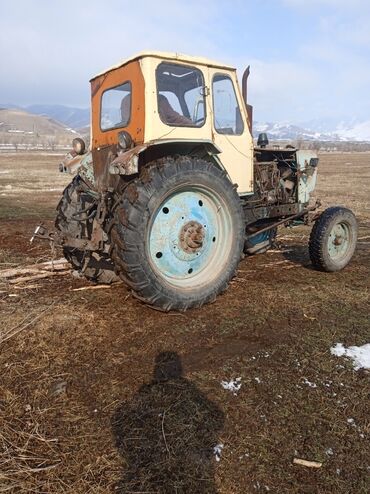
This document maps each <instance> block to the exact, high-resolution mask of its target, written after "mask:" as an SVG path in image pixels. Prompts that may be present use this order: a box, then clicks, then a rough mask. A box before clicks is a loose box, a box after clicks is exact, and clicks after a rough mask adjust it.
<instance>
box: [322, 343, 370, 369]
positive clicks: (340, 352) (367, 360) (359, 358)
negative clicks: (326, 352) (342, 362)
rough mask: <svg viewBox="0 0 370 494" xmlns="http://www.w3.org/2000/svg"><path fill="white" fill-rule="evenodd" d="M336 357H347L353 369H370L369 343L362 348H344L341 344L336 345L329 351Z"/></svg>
mask: <svg viewBox="0 0 370 494" xmlns="http://www.w3.org/2000/svg"><path fill="white" fill-rule="evenodd" d="M330 352H331V354H332V355H335V356H336V357H349V358H351V359H352V360H353V368H354V369H355V370H359V369H362V368H364V369H370V343H367V344H365V345H362V346H350V347H348V348H346V347H345V346H344V345H343V344H342V343H337V344H336V345H335V346H333V347H332V348H331V349H330Z"/></svg>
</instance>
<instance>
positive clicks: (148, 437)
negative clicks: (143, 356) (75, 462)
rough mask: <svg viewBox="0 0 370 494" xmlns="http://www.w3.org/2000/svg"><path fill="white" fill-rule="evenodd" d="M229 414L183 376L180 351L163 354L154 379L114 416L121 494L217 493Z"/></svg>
mask: <svg viewBox="0 0 370 494" xmlns="http://www.w3.org/2000/svg"><path fill="white" fill-rule="evenodd" d="M223 423H224V415H223V412H222V411H221V410H220V409H219V408H218V407H217V406H216V405H215V404H214V403H212V402H211V401H210V400H208V399H207V398H206V396H205V395H204V394H203V393H202V392H201V391H200V390H199V389H198V388H197V387H196V386H195V384H194V383H192V382H191V381H189V380H188V379H185V378H184V377H183V372H182V365H181V360H180V357H179V356H178V354H177V353H175V352H162V353H159V354H158V355H157V357H156V359H155V366H154V372H153V379H152V381H151V382H150V383H148V384H144V385H143V386H141V388H140V389H139V390H138V392H137V393H136V394H135V395H134V397H133V398H132V399H131V400H130V402H128V403H123V404H122V405H121V406H120V407H119V408H118V409H117V410H116V412H115V414H114V417H113V419H112V428H113V434H114V437H115V442H116V447H117V449H118V451H119V452H120V454H121V455H122V457H123V459H124V465H125V468H124V473H123V477H122V479H121V481H120V482H119V485H118V486H117V492H120V493H136V492H137V493H140V492H150V493H158V494H159V493H160V494H167V493H168V494H169V493H171V494H176V493H177V494H198V493H199V494H201V493H202V494H216V493H217V489H216V486H215V479H214V467H215V456H214V453H213V449H214V447H215V446H216V444H217V443H218V435H219V433H220V431H221V430H222V427H223Z"/></svg>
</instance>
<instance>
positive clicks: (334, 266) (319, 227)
mask: <svg viewBox="0 0 370 494" xmlns="http://www.w3.org/2000/svg"><path fill="white" fill-rule="evenodd" d="M357 233H358V226H357V220H356V217H355V215H354V214H353V213H352V211H351V210H349V209H347V208H343V207H340V206H334V207H331V208H328V209H326V210H325V211H324V212H323V213H322V214H321V216H320V217H319V219H318V220H317V221H316V223H315V224H314V226H313V228H312V231H311V235H310V241H309V253H310V258H311V262H312V264H313V265H314V267H315V268H317V269H320V270H321V271H328V272H334V271H340V270H341V269H343V268H344V267H346V266H347V264H348V263H349V261H350V260H351V258H352V256H353V253H354V251H355V249H356V243H357Z"/></svg>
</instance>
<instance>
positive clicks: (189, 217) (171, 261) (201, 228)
mask: <svg viewBox="0 0 370 494" xmlns="http://www.w3.org/2000/svg"><path fill="white" fill-rule="evenodd" d="M232 225H233V222H232V217H231V214H230V211H229V209H228V207H227V206H226V204H225V202H224V200H223V199H222V198H221V196H220V195H219V194H218V193H216V192H215V191H213V190H211V189H208V188H207V187H204V186H200V185H198V186H183V187H179V188H177V189H176V191H173V192H172V193H171V194H169V195H168V196H167V197H166V198H165V199H164V200H163V201H162V203H161V204H160V206H159V207H158V208H157V209H156V211H155V212H154V214H153V216H152V221H151V225H150V227H149V230H148V238H147V245H148V250H149V258H150V262H151V265H152V267H153V269H154V271H155V273H156V274H157V275H159V276H161V277H162V278H164V279H165V280H166V281H167V283H169V284H171V285H172V286H175V287H178V288H192V289H194V288H196V287H200V286H202V285H205V284H208V283H210V282H212V281H214V280H216V279H217V278H218V277H219V276H220V274H221V273H222V272H223V270H224V269H225V266H226V264H227V262H228V259H229V255H230V251H231V247H232V238H233V236H232V233H233V232H232Z"/></svg>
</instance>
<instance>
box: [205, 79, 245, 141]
mask: <svg viewBox="0 0 370 494" xmlns="http://www.w3.org/2000/svg"><path fill="white" fill-rule="evenodd" d="M212 94H213V115H214V126H215V129H216V131H217V132H218V133H219V134H226V135H241V134H242V133H243V130H244V123H243V119H242V116H241V112H240V108H239V104H238V100H237V99H236V94H235V89H234V85H233V82H232V80H231V79H230V77H229V76H228V75H225V74H217V75H215V76H214V77H213V82H212Z"/></svg>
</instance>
